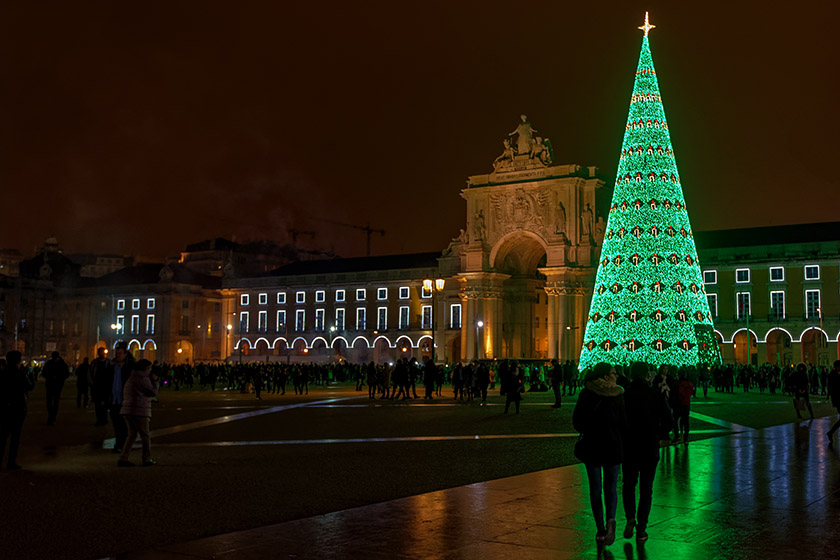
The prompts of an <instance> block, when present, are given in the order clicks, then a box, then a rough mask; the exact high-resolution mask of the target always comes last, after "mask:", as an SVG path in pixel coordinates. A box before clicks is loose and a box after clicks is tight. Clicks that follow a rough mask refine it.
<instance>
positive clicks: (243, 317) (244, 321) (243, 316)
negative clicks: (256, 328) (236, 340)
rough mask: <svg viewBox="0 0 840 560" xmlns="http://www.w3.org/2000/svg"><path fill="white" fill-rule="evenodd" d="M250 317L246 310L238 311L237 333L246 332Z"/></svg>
mask: <svg viewBox="0 0 840 560" xmlns="http://www.w3.org/2000/svg"><path fill="white" fill-rule="evenodd" d="M250 321H251V317H250V315H249V313H248V312H247V311H240V312H239V334H248V329H249V328H250V325H249V324H248V323H250Z"/></svg>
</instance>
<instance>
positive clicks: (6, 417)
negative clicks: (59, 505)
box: [0, 350, 35, 471]
mask: <svg viewBox="0 0 840 560" xmlns="http://www.w3.org/2000/svg"><path fill="white" fill-rule="evenodd" d="M20 361H21V354H20V352H18V351H17V350H12V351H11V352H9V353H8V354H6V359H5V360H0V464H2V462H3V455H4V454H5V453H6V441H7V440H8V441H9V457H8V459H7V460H6V469H7V470H10V471H16V470H20V468H21V467H20V465H18V464H17V454H18V449H19V448H20V434H21V432H22V431H23V421H24V420H25V419H26V403H27V400H28V398H29V391H31V390H32V389H34V388H35V376H34V375H33V374H32V373H30V372H29V371H27V370H26V369H25V368H22V367H21V366H20Z"/></svg>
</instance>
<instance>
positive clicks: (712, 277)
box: [703, 270, 717, 284]
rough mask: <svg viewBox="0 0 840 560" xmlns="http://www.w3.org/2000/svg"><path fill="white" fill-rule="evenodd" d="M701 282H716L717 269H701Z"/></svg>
mask: <svg viewBox="0 0 840 560" xmlns="http://www.w3.org/2000/svg"><path fill="white" fill-rule="evenodd" d="M703 283H704V284H717V270H704V271H703Z"/></svg>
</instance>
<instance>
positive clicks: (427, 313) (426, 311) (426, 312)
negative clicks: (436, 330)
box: [420, 305, 432, 329]
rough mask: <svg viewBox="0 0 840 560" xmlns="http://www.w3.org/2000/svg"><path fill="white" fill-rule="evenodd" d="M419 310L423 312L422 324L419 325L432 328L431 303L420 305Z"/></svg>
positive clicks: (423, 327) (422, 327)
mask: <svg viewBox="0 0 840 560" xmlns="http://www.w3.org/2000/svg"><path fill="white" fill-rule="evenodd" d="M421 311H422V312H423V324H422V325H421V326H420V328H421V329H431V328H432V306H431V305H424V306H422V307H421Z"/></svg>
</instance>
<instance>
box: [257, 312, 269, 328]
mask: <svg viewBox="0 0 840 560" xmlns="http://www.w3.org/2000/svg"><path fill="white" fill-rule="evenodd" d="M257 331H259V332H261V333H264V332H268V311H260V312H259V315H257Z"/></svg>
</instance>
